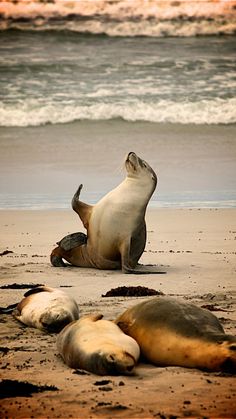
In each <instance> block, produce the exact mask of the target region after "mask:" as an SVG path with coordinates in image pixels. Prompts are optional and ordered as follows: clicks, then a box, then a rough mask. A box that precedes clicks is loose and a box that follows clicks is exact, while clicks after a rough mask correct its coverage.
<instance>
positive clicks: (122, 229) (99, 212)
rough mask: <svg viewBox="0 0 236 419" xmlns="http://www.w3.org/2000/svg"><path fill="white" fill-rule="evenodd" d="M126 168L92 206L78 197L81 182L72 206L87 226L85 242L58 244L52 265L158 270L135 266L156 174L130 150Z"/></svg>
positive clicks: (143, 235) (133, 271)
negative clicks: (125, 172)
mask: <svg viewBox="0 0 236 419" xmlns="http://www.w3.org/2000/svg"><path fill="white" fill-rule="evenodd" d="M125 167H126V170H127V176H126V178H125V179H124V181H123V182H122V183H121V184H120V185H118V186H117V187H116V188H115V189H113V190H112V191H111V192H109V193H108V194H107V195H106V196H104V197H103V198H102V199H101V200H100V201H99V202H98V203H97V204H96V205H94V206H91V205H87V204H85V203H83V202H82V201H80V200H79V195H80V191H81V188H82V185H80V187H79V189H78V191H77V192H76V194H75V195H74V197H73V199H72V208H73V209H74V211H75V212H76V213H77V214H78V215H79V217H80V219H81V220H82V222H83V225H84V227H85V228H86V229H87V242H86V243H84V241H83V240H84V239H82V240H81V245H80V244H79V245H76V244H75V246H71V248H70V249H69V250H68V249H65V248H64V246H61V245H60V244H59V246H58V247H57V248H56V249H54V250H53V252H52V254H51V262H52V264H53V265H54V266H63V265H64V263H63V261H62V259H65V260H66V261H68V262H69V263H71V264H72V265H75V266H82V267H93V268H99V269H122V271H123V272H124V273H158V272H153V271H151V272H149V271H150V270H149V271H148V270H145V271H142V268H136V267H137V264H138V261H139V259H140V257H141V255H142V253H143V251H144V248H145V244H146V224H145V213H146V207H147V204H148V202H149V200H150V198H151V196H152V194H153V192H154V190H155V188H156V184H157V177H156V174H155V172H154V171H153V169H152V168H151V167H150V166H149V165H148V163H146V162H145V161H144V160H142V159H140V158H139V157H138V156H137V155H136V154H135V153H133V152H131V153H129V154H128V156H127V158H126V162H125ZM78 234H79V233H78ZM70 236H71V235H70ZM70 236H69V237H70ZM79 240H80V238H78V240H77V244H78V241H79Z"/></svg>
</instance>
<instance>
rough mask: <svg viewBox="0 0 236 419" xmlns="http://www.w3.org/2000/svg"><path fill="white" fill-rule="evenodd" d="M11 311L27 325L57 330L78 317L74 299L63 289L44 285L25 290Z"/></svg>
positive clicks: (51, 330)
mask: <svg viewBox="0 0 236 419" xmlns="http://www.w3.org/2000/svg"><path fill="white" fill-rule="evenodd" d="M24 297H25V298H23V300H22V301H20V303H19V304H18V305H17V307H16V309H15V310H14V311H13V313H12V314H13V316H14V317H15V318H16V319H17V320H19V321H20V322H22V323H24V324H26V325H27V326H31V327H36V328H37V329H41V330H46V331H48V332H59V331H60V330H61V329H62V328H63V327H64V326H65V325H67V324H68V323H70V322H72V321H74V320H77V319H78V318H79V308H78V305H77V303H76V301H75V300H74V299H73V298H71V297H70V296H69V295H67V294H66V293H65V292H64V291H62V290H58V289H55V288H50V287H46V286H42V287H38V288H34V289H31V290H29V291H27V292H26V293H25V294H24Z"/></svg>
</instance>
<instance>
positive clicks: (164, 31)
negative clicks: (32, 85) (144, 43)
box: [0, 0, 236, 36]
mask: <svg viewBox="0 0 236 419" xmlns="http://www.w3.org/2000/svg"><path fill="white" fill-rule="evenodd" d="M235 7H236V0H205V1H195V2H192V1H191V2H190V1H189V0H179V1H173V0H165V1H160V0H150V1H146V0H132V1H130V0H117V1H109V2H108V1H107V0H99V1H82V0H77V1H75V0H74V1H62V0H54V3H39V1H37V0H34V1H30V0H27V1H24V2H23V1H20V2H18V3H12V2H11V1H2V2H1V3H0V13H1V15H2V17H3V19H2V22H1V24H0V27H1V29H7V28H9V27H14V28H20V29H36V30H43V29H45V28H46V29H57V30H60V29H68V30H72V31H77V32H78V31H79V32H89V33H94V34H99V33H106V34H107V35H110V36H137V35H146V36H165V35H170V36H194V35H203V34H204V35H212V34H218V33H225V34H230V33H235V31H236V18H235ZM22 19H23V20H22ZM25 19H28V21H26V20H25Z"/></svg>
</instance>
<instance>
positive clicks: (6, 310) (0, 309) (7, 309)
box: [0, 303, 18, 314]
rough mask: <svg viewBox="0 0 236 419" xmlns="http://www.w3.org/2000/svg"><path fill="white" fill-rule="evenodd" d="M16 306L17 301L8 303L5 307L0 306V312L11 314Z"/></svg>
mask: <svg viewBox="0 0 236 419" xmlns="http://www.w3.org/2000/svg"><path fill="white" fill-rule="evenodd" d="M17 306H18V303H15V304H10V305H9V306H7V307H0V314H11V313H12V312H13V311H14V309H15V308H16V307H17Z"/></svg>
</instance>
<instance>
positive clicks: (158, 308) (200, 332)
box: [115, 297, 236, 373]
mask: <svg viewBox="0 0 236 419" xmlns="http://www.w3.org/2000/svg"><path fill="white" fill-rule="evenodd" d="M115 323H116V324H117V325H118V326H119V327H120V328H121V329H122V330H123V331H124V332H125V333H127V334H128V335H129V336H132V337H133V338H134V339H135V340H136V341H137V342H138V344H139V346H140V350H141V354H142V355H143V356H144V357H145V358H146V359H147V360H148V361H150V362H151V363H153V364H156V365H162V366H168V365H176V366H183V367H192V368H199V369H206V370H209V371H228V372H234V373H235V372H236V337H234V336H232V335H227V334H225V333H224V330H223V327H222V326H221V324H220V322H219V320H218V319H217V317H216V316H214V315H213V314H212V313H211V312H210V311H208V310H205V309H203V308H199V307H197V306H195V305H194V304H191V303H187V302H184V301H177V300H175V299H171V298H167V297H157V298H153V299H151V300H147V301H143V302H141V303H139V304H137V305H135V306H133V307H131V308H129V309H128V310H126V311H125V312H124V313H123V314H121V315H120V316H119V317H118V318H117V319H116V321H115Z"/></svg>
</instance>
